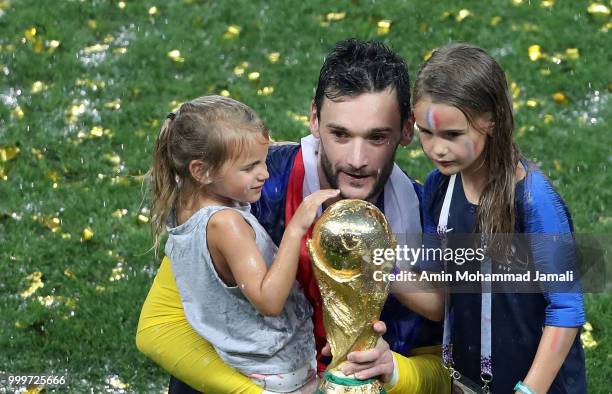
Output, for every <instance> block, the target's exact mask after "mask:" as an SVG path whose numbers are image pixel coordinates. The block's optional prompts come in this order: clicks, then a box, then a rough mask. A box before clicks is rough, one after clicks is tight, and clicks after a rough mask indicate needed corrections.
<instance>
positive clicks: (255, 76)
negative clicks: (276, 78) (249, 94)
mask: <svg viewBox="0 0 612 394" xmlns="http://www.w3.org/2000/svg"><path fill="white" fill-rule="evenodd" d="M260 76H261V74H260V73H259V71H253V72H250V73H249V74H248V75H247V78H248V79H249V81H257V80H258V79H259V77H260Z"/></svg>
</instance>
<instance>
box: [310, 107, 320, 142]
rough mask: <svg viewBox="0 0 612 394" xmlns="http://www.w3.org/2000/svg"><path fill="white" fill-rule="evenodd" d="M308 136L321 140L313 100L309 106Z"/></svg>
mask: <svg viewBox="0 0 612 394" xmlns="http://www.w3.org/2000/svg"><path fill="white" fill-rule="evenodd" d="M310 134H312V135H313V137H315V138H321V133H319V117H318V116H317V106H316V105H315V102H314V100H313V101H312V103H311V104H310Z"/></svg>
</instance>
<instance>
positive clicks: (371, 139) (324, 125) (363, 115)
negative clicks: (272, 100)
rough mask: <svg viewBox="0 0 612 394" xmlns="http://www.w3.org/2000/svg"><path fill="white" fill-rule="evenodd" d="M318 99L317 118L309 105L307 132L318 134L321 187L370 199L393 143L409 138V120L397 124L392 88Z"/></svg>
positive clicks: (386, 171)
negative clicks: (336, 189) (320, 100)
mask: <svg viewBox="0 0 612 394" xmlns="http://www.w3.org/2000/svg"><path fill="white" fill-rule="evenodd" d="M340 100H342V101H331V100H329V99H324V103H323V105H322V108H321V111H320V117H317V111H316V108H315V107H314V104H313V106H312V108H311V114H310V132H311V133H312V135H313V136H315V137H317V138H319V140H320V143H319V152H318V163H317V164H318V172H319V180H320V183H321V188H322V189H323V188H338V189H340V194H341V197H342V198H357V199H362V200H368V201H370V202H375V201H376V199H377V198H378V195H379V194H380V192H381V191H382V189H383V187H384V185H385V182H386V181H387V179H388V178H389V175H390V174H391V170H392V169H393V159H394V156H395V150H396V148H397V145H398V144H399V143H401V144H403V145H407V144H408V143H410V140H411V139H412V126H413V123H412V120H407V121H406V122H404V127H401V125H400V119H401V116H400V110H399V104H398V102H397V97H396V94H395V91H394V90H391V89H387V90H384V91H381V92H377V93H364V94H361V95H359V96H356V97H342V98H341V99H340Z"/></svg>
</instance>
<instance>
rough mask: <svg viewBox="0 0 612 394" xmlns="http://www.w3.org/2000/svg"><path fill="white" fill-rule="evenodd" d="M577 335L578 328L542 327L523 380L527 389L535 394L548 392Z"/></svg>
mask: <svg viewBox="0 0 612 394" xmlns="http://www.w3.org/2000/svg"><path fill="white" fill-rule="evenodd" d="M577 333H578V328H573V327H552V326H546V327H544V332H543V333H542V338H541V339H540V344H539V345H538V351H537V353H536V355H535V358H534V360H533V363H532V364H531V368H530V369H529V372H528V373H527V377H526V378H525V380H524V383H525V384H526V385H527V386H528V387H529V388H531V389H532V390H534V391H535V392H536V393H546V392H548V389H549V388H550V385H551V384H552V382H553V380H555V377H556V376H557V373H558V372H559V369H560V368H561V365H562V364H563V362H564V361H565V358H566V357H567V354H568V352H569V350H570V348H571V347H572V344H573V343H574V339H575V338H576V334H577ZM517 393H518V394H520V391H517Z"/></svg>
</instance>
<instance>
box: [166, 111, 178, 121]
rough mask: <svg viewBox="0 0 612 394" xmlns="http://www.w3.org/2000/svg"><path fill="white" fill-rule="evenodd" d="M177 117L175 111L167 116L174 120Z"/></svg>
mask: <svg viewBox="0 0 612 394" xmlns="http://www.w3.org/2000/svg"><path fill="white" fill-rule="evenodd" d="M175 118H176V114H175V113H174V112H170V113H169V114H168V115H167V116H166V119H170V120H174V119H175Z"/></svg>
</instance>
